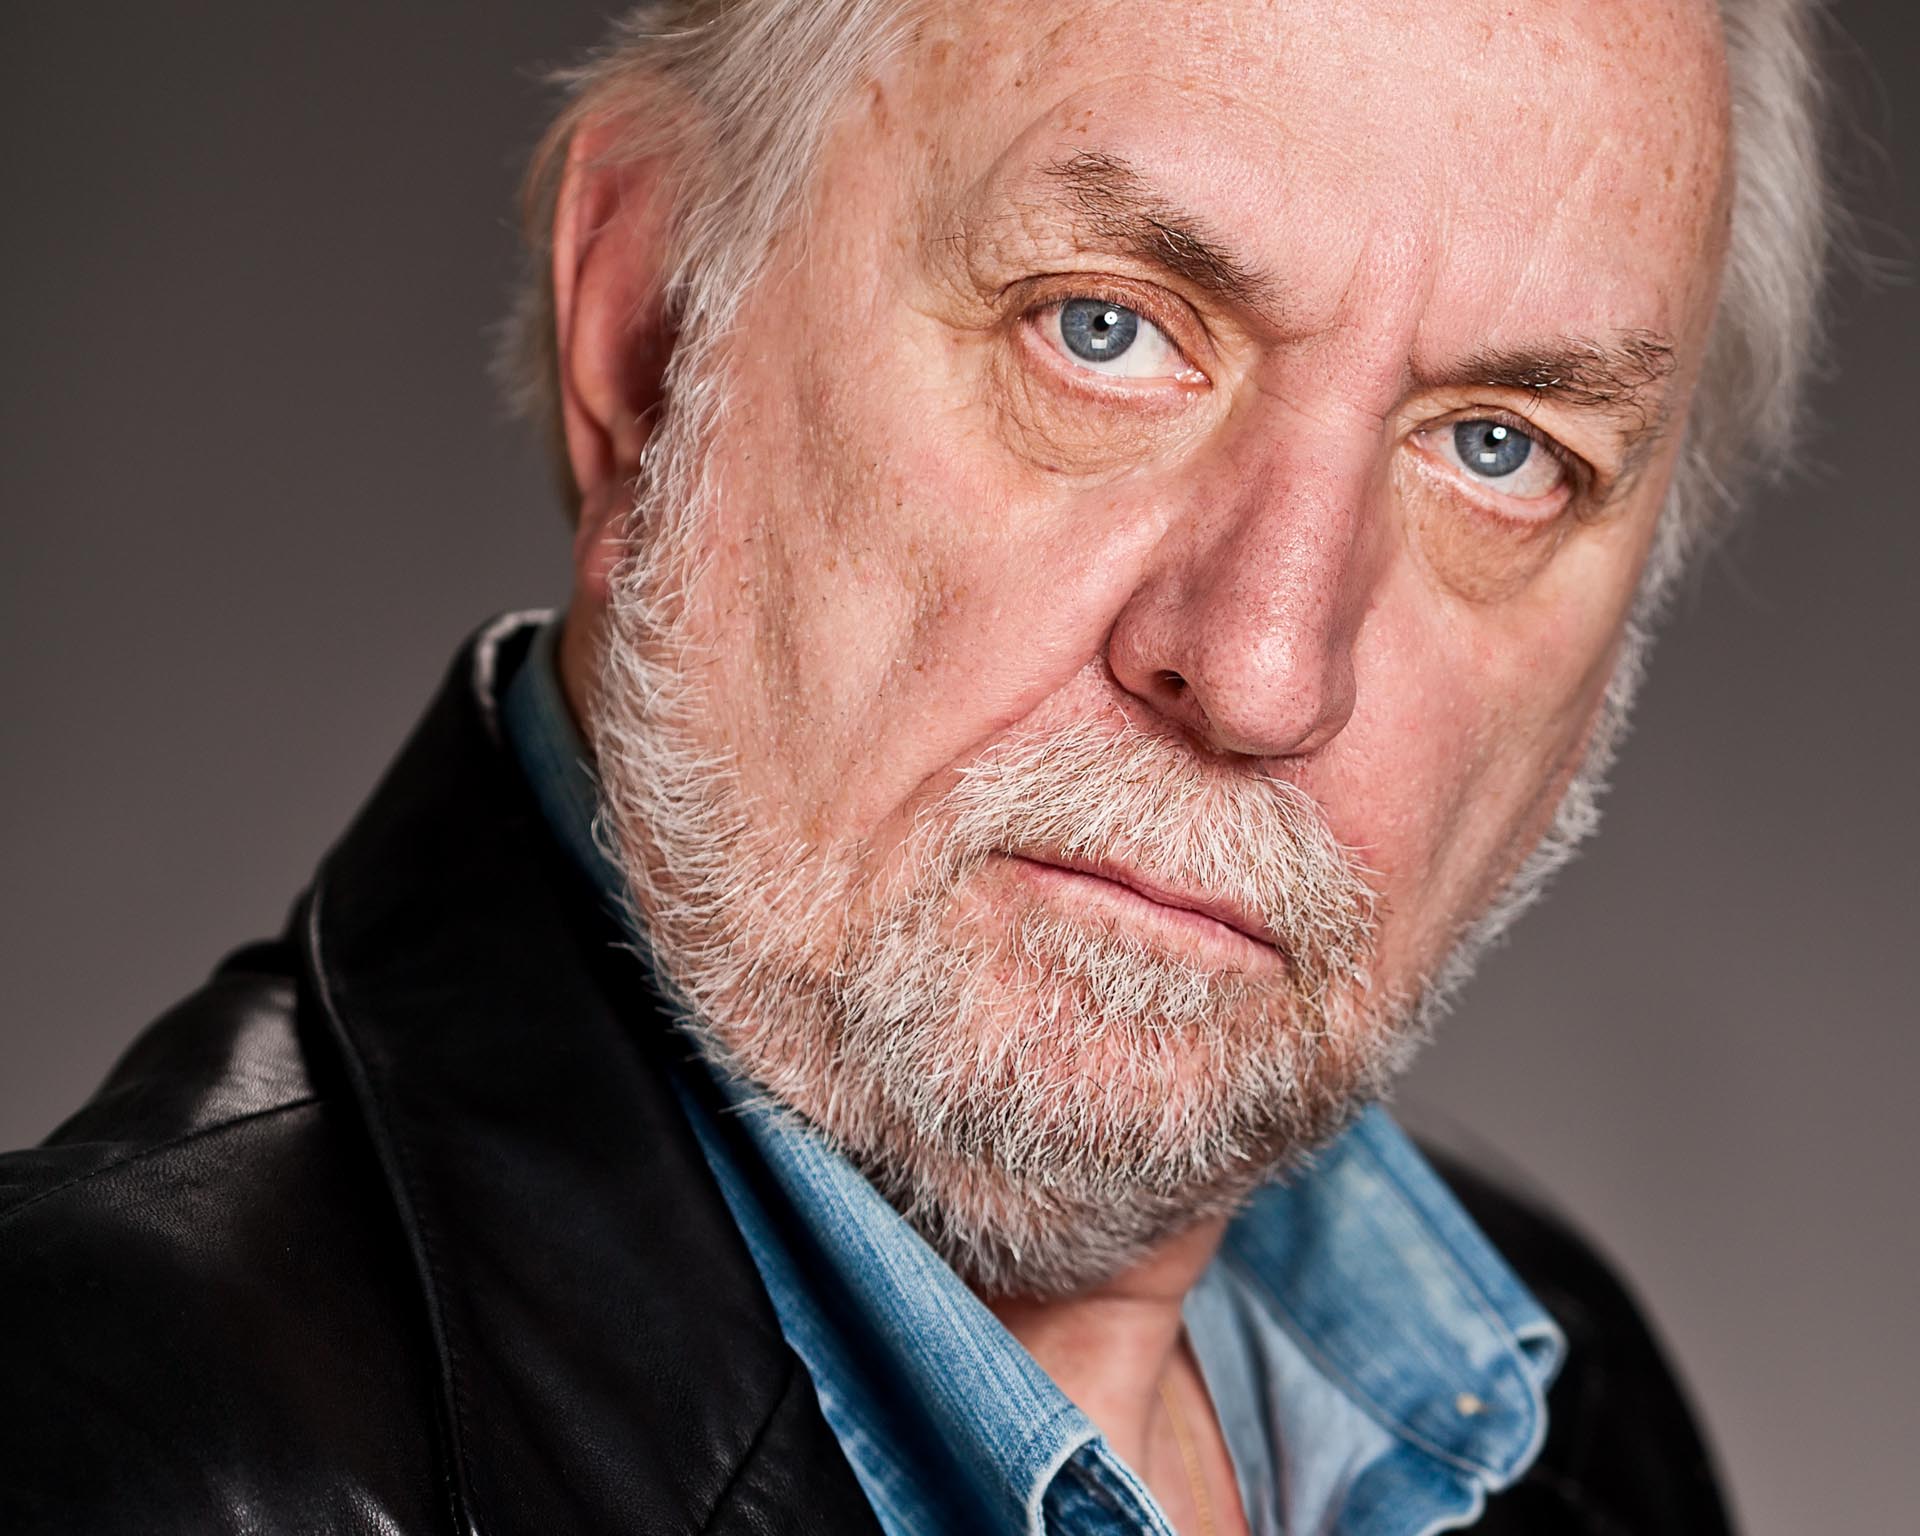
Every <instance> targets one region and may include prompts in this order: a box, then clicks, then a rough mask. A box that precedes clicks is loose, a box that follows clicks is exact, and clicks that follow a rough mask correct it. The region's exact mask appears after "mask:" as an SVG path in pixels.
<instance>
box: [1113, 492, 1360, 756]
mask: <svg viewBox="0 0 1920 1536" xmlns="http://www.w3.org/2000/svg"><path fill="white" fill-rule="evenodd" d="M1370 480H1371V475H1370V472H1369V471H1368V470H1366V469H1364V468H1360V467H1357V466H1355V467H1349V468H1346V469H1340V468H1337V467H1335V466H1332V465H1328V464H1325V463H1312V462H1299V461H1296V462H1294V463H1292V464H1290V465H1281V464H1276V465H1274V466H1272V467H1271V468H1270V469H1269V470H1268V471H1266V472H1264V473H1262V474H1260V475H1258V476H1255V477H1253V478H1252V479H1251V480H1250V481H1249V480H1246V479H1243V480H1242V481H1241V483H1239V484H1238V485H1236V486H1233V487H1231V488H1223V487H1220V486H1217V485H1216V486H1215V487H1214V488H1213V491H1214V492H1215V493H1222V492H1223V494H1209V492H1208V491H1207V489H1206V488H1204V487H1195V488H1194V489H1193V492H1192V494H1194V496H1195V498H1196V500H1204V501H1210V502H1211V503H1212V505H1211V506H1197V507H1196V508H1195V510H1194V512H1193V514H1192V515H1190V516H1184V517H1182V518H1180V519H1178V520H1176V522H1175V523H1174V524H1173V525H1172V526H1170V527H1169V529H1168V532H1167V535H1166V537H1165V538H1164V539H1163V540H1162V541H1161V545H1160V548H1159V549H1158V550H1156V552H1155V558H1154V560H1153V561H1152V562H1151V564H1150V566H1149V568H1148V569H1147V571H1146V572H1145V574H1144V575H1143V577H1142V579H1141V581H1140V583H1139V585H1138V586H1137V587H1136V589H1135V590H1134V592H1133V593H1132V594H1131V595H1130V597H1129V599H1128V601H1127V602H1126V604H1125V605H1124V606H1123V608H1122V609H1121V611H1120V613H1119V615H1118V617H1117V618H1116V619H1115V621H1114V625H1113V629H1112V630H1111V632H1110V634H1109V637H1108V641H1107V662H1108V666H1109V667H1110V668H1111V669H1112V672H1113V675H1114V677H1115V679H1116V680H1117V681H1118V682H1119V684H1120V686H1121V687H1123V688H1125V689H1126V690H1127V691H1128V692H1129V693H1131V694H1133V695H1134V697H1136V698H1137V699H1139V700H1141V701H1142V702H1143V703H1145V704H1146V705H1147V706H1148V707H1150V708H1151V709H1153V710H1155V711H1156V712H1157V713H1159V714H1160V715H1162V716H1164V717H1165V718H1167V719H1169V720H1171V721H1173V722H1175V723H1176V724H1177V725H1179V726H1180V727H1181V728H1182V729H1183V730H1185V731H1186V732H1188V733H1189V734H1191V735H1192V736H1194V737H1197V738H1198V739H1199V740H1200V741H1201V742H1203V743H1204V744H1205V745H1207V746H1208V747H1210V748H1212V749H1213V750H1215V751H1217V752H1230V753H1235V754H1239V755H1242V756H1247V757H1258V758H1274V757H1301V756H1304V755H1306V754H1308V753H1310V752H1313V751H1315V750H1316V749H1318V748H1319V747H1322V746H1324V745H1325V744H1326V743H1327V742H1329V741H1331V740H1333V738H1334V737H1335V736H1337V735H1338V734H1339V733H1340V731H1341V729H1342V727H1344V726H1345V725H1346V723H1347V721H1348V720H1349V719H1350V718H1351V716H1352V714H1353V708H1354V698H1355V690H1354V669H1353V650H1354V641H1355V638H1356V636H1357V635H1358V633H1359V629H1360V621H1361V619H1362V618H1363V617H1364V615H1365V611H1366V605H1367V601H1368V596H1369V592H1370V590H1371V586H1372V580H1373V566H1374V563H1375V562H1374V559H1373V553H1372V545H1373V544H1374V543H1375V542H1377V541H1376V539H1375V538H1374V536H1373V533H1372V530H1371V528H1370V526H1369V521H1368V519H1367V516H1366V508H1367V505H1368V503H1369V501H1370V499H1371V495H1370V493H1371V485H1370Z"/></svg>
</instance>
